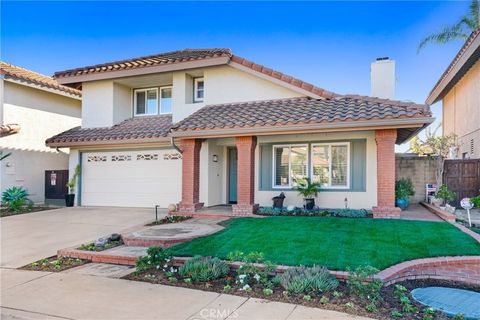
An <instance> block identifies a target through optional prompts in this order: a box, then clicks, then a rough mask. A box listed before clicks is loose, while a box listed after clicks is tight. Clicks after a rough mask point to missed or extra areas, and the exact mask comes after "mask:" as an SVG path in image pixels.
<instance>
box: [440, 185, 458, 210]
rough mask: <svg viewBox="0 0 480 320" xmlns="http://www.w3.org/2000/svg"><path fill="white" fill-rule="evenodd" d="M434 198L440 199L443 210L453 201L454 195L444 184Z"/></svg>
mask: <svg viewBox="0 0 480 320" xmlns="http://www.w3.org/2000/svg"><path fill="white" fill-rule="evenodd" d="M436 197H437V198H438V199H442V205H443V208H445V207H446V206H447V204H448V203H449V202H450V201H453V200H455V193H453V191H451V190H450V189H448V187H447V185H446V184H442V185H441V186H440V188H439V189H438V191H437V195H436ZM441 208H442V207H441Z"/></svg>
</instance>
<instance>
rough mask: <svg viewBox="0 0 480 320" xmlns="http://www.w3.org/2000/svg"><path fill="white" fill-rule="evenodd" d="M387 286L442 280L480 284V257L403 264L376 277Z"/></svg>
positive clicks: (422, 260)
mask: <svg viewBox="0 0 480 320" xmlns="http://www.w3.org/2000/svg"><path fill="white" fill-rule="evenodd" d="M376 278H378V279H380V280H382V281H383V282H384V283H385V284H386V285H389V284H392V283H396V282H399V281H404V280H413V279H442V280H451V281H459V282H465V283H470V284H476V285H479V284H480V256H471V257H469V256H459V257H439V258H426V259H417V260H411V261H407V262H402V263H399V264H397V265H394V266H392V267H390V268H387V269H385V270H383V271H381V272H379V273H378V274H377V275H376Z"/></svg>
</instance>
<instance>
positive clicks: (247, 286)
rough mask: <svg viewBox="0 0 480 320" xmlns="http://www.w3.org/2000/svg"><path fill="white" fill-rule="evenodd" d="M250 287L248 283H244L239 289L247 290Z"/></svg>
mask: <svg viewBox="0 0 480 320" xmlns="http://www.w3.org/2000/svg"><path fill="white" fill-rule="evenodd" d="M248 289H250V286H249V285H248V284H246V285H244V286H243V287H242V289H241V290H248Z"/></svg>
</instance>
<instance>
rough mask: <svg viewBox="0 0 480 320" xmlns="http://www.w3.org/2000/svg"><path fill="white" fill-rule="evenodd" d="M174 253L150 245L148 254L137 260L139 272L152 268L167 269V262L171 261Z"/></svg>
mask: <svg viewBox="0 0 480 320" xmlns="http://www.w3.org/2000/svg"><path fill="white" fill-rule="evenodd" d="M171 258H172V255H171V253H170V251H168V250H164V249H163V248H160V247H150V248H148V249H147V256H145V257H139V258H138V259H137V262H136V267H137V272H142V271H146V270H150V269H160V268H162V269H165V267H164V266H165V264H166V263H168V262H170V260H171Z"/></svg>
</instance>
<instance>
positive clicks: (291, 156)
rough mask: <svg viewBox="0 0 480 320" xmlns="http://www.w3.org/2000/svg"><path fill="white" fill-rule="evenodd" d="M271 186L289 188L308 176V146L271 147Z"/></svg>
mask: <svg viewBox="0 0 480 320" xmlns="http://www.w3.org/2000/svg"><path fill="white" fill-rule="evenodd" d="M273 170H274V172H273V186H274V187H276V188H289V187H292V186H294V185H295V180H296V179H302V178H305V177H307V176H308V146H307V145H286V146H273Z"/></svg>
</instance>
